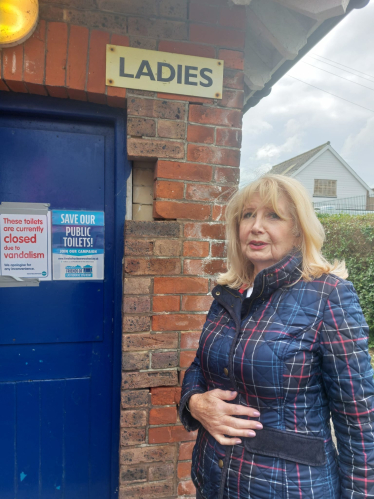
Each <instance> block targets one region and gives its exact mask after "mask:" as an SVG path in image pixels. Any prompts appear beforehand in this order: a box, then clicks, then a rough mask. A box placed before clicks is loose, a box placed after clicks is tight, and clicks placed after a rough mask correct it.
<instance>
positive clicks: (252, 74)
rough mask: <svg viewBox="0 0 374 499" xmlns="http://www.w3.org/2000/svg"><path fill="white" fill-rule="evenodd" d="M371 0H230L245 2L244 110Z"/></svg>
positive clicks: (259, 98)
mask: <svg viewBox="0 0 374 499" xmlns="http://www.w3.org/2000/svg"><path fill="white" fill-rule="evenodd" d="M369 1H370V0H229V2H230V3H231V4H235V5H245V6H246V14H247V30H246V41H245V54H244V81H245V105H244V112H245V111H247V110H248V109H249V108H251V107H254V106H255V105H256V104H258V102H259V101H260V100H261V99H262V98H263V97H266V96H267V95H269V94H270V92H271V88H272V86H273V85H274V84H275V83H276V82H277V81H278V80H279V79H280V78H282V76H284V75H285V74H286V73H287V72H288V71H289V70H290V69H291V68H292V66H294V65H295V64H296V63H297V62H298V61H299V60H300V59H301V58H302V57H304V55H305V54H306V53H307V52H309V50H311V49H312V48H313V47H314V46H315V45H316V44H317V43H318V42H319V41H320V40H321V39H322V38H323V37H324V36H326V35H327V33H329V32H330V31H331V30H332V29H333V28H334V27H335V26H336V25H337V24H338V23H339V22H340V21H341V20H342V19H344V17H345V16H347V15H348V14H349V13H350V12H351V11H352V10H354V9H361V8H363V7H365V6H366V5H367V4H368V3H369Z"/></svg>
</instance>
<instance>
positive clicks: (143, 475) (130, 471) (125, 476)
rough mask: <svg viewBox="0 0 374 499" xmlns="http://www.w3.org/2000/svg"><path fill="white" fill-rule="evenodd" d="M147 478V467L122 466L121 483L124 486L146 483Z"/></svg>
mask: <svg viewBox="0 0 374 499" xmlns="http://www.w3.org/2000/svg"><path fill="white" fill-rule="evenodd" d="M147 477H148V470H147V466H143V465H140V466H129V467H126V466H121V469H120V482H121V484H122V485H128V484H130V483H135V482H144V481H145V480H147Z"/></svg>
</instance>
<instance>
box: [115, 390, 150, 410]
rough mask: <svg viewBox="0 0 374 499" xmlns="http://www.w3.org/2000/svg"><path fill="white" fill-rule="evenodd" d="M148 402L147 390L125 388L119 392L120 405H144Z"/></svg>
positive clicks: (128, 406)
mask: <svg viewBox="0 0 374 499" xmlns="http://www.w3.org/2000/svg"><path fill="white" fill-rule="evenodd" d="M148 403H149V390H126V391H124V392H121V407H122V409H129V408H130V407H146V406H148Z"/></svg>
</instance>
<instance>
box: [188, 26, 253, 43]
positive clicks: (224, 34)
mask: <svg viewBox="0 0 374 499" xmlns="http://www.w3.org/2000/svg"><path fill="white" fill-rule="evenodd" d="M190 41H191V42H197V43H207V44H209V45H215V46H218V47H228V48H239V49H241V48H244V44H245V33H242V32H240V31H237V30H232V29H227V28H218V27H215V26H204V25H201V24H191V25H190Z"/></svg>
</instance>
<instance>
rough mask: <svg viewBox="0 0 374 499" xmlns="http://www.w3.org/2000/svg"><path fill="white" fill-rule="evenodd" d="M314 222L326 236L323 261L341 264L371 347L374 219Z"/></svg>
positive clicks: (331, 217) (344, 217)
mask: <svg viewBox="0 0 374 499" xmlns="http://www.w3.org/2000/svg"><path fill="white" fill-rule="evenodd" d="M318 218H319V220H320V222H321V223H322V225H323V227H324V229H325V232H326V241H325V244H324V245H323V248H322V252H323V255H324V256H325V258H326V259H327V260H329V261H330V262H332V261H333V260H334V259H335V258H336V259H338V260H345V263H346V266H347V269H348V272H349V276H348V280H350V281H351V282H352V283H353V285H354V287H355V288H356V291H357V294H358V296H359V299H360V304H361V307H362V310H363V312H364V315H365V319H366V322H367V323H368V325H369V328H370V339H369V343H370V347H371V348H373V347H374V215H371V214H368V215H345V214H341V215H323V214H319V215H318Z"/></svg>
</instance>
